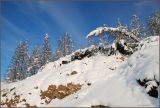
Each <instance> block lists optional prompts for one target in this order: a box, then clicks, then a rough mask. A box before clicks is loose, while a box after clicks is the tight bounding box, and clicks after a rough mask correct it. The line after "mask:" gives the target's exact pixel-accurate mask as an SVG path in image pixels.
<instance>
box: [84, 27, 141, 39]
mask: <svg viewBox="0 0 160 108" xmlns="http://www.w3.org/2000/svg"><path fill="white" fill-rule="evenodd" d="M104 33H121V34H122V35H124V36H128V37H130V38H132V39H133V40H134V41H136V42H139V40H138V39H137V38H136V36H135V35H134V34H133V33H132V32H129V31H128V30H127V29H125V28H123V27H117V28H114V27H98V28H96V29H95V30H93V31H91V32H90V33H89V34H88V35H87V36H86V38H90V37H94V36H98V37H99V36H102V35H103V34H104Z"/></svg>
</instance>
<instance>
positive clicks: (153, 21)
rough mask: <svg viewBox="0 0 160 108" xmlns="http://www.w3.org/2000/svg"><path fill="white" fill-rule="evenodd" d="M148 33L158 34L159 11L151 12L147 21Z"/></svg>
mask: <svg viewBox="0 0 160 108" xmlns="http://www.w3.org/2000/svg"><path fill="white" fill-rule="evenodd" d="M147 31H148V35H158V36H159V35H160V11H158V12H155V13H153V14H152V15H151V16H150V17H149V18H148V21H147Z"/></svg>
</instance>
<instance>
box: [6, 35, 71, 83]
mask: <svg viewBox="0 0 160 108" xmlns="http://www.w3.org/2000/svg"><path fill="white" fill-rule="evenodd" d="M28 48H29V47H28V42H27V41H23V42H20V43H19V44H18V45H17V47H16V49H15V51H14V55H13V57H12V59H11V63H10V65H9V66H8V69H7V75H6V80H7V81H11V82H13V81H17V80H23V79H25V78H27V77H29V76H32V75H34V74H36V73H37V72H38V70H39V69H40V68H41V67H42V66H44V65H45V64H46V63H48V62H52V61H55V60H58V59H59V58H60V57H64V56H66V55H68V54H70V53H72V52H73V40H72V38H71V36H70V35H69V34H68V33H64V35H63V36H62V37H61V38H60V39H59V41H58V47H57V48H56V51H55V52H54V53H53V52H52V51H51V44H50V40H49V36H48V34H46V35H45V36H44V39H43V44H42V47H41V48H39V47H35V48H34V49H33V52H32V54H31V55H29V52H28Z"/></svg>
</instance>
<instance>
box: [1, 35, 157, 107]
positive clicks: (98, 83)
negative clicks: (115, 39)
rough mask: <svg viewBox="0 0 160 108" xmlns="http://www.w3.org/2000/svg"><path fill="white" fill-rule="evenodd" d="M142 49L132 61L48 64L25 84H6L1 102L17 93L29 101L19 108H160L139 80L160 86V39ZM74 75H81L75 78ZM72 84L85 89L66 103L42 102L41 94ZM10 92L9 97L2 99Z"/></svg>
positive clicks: (120, 58)
mask: <svg viewBox="0 0 160 108" xmlns="http://www.w3.org/2000/svg"><path fill="white" fill-rule="evenodd" d="M141 45H142V47H139V50H138V51H136V52H135V53H134V54H133V55H131V56H130V57H129V58H127V57H123V56H121V55H116V56H115V55H112V56H106V55H103V54H100V53H97V54H96V55H95V56H91V57H89V58H88V57H85V58H84V59H82V60H75V61H72V62H70V63H68V64H62V65H60V64H61V62H62V60H63V59H69V57H70V56H68V57H65V58H62V59H60V60H57V61H55V62H51V63H48V64H46V65H45V66H44V68H43V69H42V70H40V71H39V72H38V73H37V74H36V75H34V76H32V77H29V78H27V79H25V80H23V81H18V82H14V83H10V84H7V83H2V85H1V100H2V101H5V100H6V98H8V99H11V98H13V97H14V95H13V94H15V93H16V94H17V95H18V94H19V95H20V97H21V99H25V100H26V102H24V101H23V102H20V103H18V104H17V106H25V105H24V103H29V104H30V105H36V106H38V107H91V106H94V105H95V106H96V105H104V106H110V107H131V106H132V107H136V106H139V107H146V106H147V107H153V106H154V107H155V106H157V107H158V100H159V98H153V97H150V96H149V95H148V94H147V89H148V88H147V89H146V88H144V87H142V86H140V85H139V84H138V83H137V80H138V79H141V80H143V79H145V78H147V79H150V80H152V79H156V80H157V81H158V82H159V37H158V36H154V37H150V38H146V39H144V40H142V41H141ZM73 71H76V72H77V73H75V74H73V75H71V73H72V72H73ZM70 82H72V83H74V84H81V89H80V90H78V91H77V92H76V93H73V94H71V95H69V96H66V97H65V98H63V99H57V98H56V99H53V100H52V101H51V102H50V103H48V104H46V103H45V102H44V100H41V97H40V94H41V92H40V91H41V90H42V91H44V90H47V88H48V86H49V85H60V84H61V85H66V84H67V83H70ZM151 84H154V83H151ZM11 89H12V90H11ZM6 92H7V94H6V96H2V95H3V94H4V93H6ZM4 106H5V105H4Z"/></svg>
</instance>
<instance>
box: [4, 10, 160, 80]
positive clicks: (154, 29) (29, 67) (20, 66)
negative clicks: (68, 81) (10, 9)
mask: <svg viewBox="0 0 160 108" xmlns="http://www.w3.org/2000/svg"><path fill="white" fill-rule="evenodd" d="M117 25H118V27H119V28H122V29H123V28H125V29H126V30H128V29H129V28H128V27H127V26H123V25H122V23H121V22H120V20H118V24H117ZM130 31H131V32H132V33H133V34H134V35H135V36H136V37H137V38H143V37H146V36H155V35H157V36H160V11H159V12H154V13H153V14H151V15H150V16H149V18H148V19H147V23H146V25H143V24H142V22H141V21H140V18H139V17H138V16H137V15H133V16H132V19H131V25H130ZM112 35H113V36H115V37H116V38H119V37H120V36H122V34H120V33H116V34H112ZM126 40H128V41H131V40H130V39H126ZM100 41H101V42H102V43H104V44H106V43H107V42H106V37H103V36H101V37H100ZM91 44H94V42H93V40H90V39H89V40H88V45H91ZM51 49H52V48H51V44H50V40H49V37H48V35H47V34H46V35H45V37H44V40H43V44H42V47H41V48H39V47H35V48H34V50H33V52H32V54H31V55H29V52H28V43H27V41H23V42H20V43H19V44H18V45H17V47H16V49H15V52H14V55H13V57H12V59H11V63H10V65H9V66H8V69H7V74H6V79H7V80H8V81H17V80H23V79H25V78H26V77H29V76H32V75H34V74H36V73H37V72H38V70H39V69H40V68H41V67H42V66H44V65H45V64H46V63H48V62H51V61H56V60H58V59H59V58H61V57H64V56H66V55H69V54H71V53H72V52H73V49H74V46H73V40H72V38H71V36H70V35H69V34H68V33H64V35H63V36H62V37H61V38H60V39H59V40H58V47H57V48H56V50H55V52H54V53H53V52H52V51H51Z"/></svg>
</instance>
